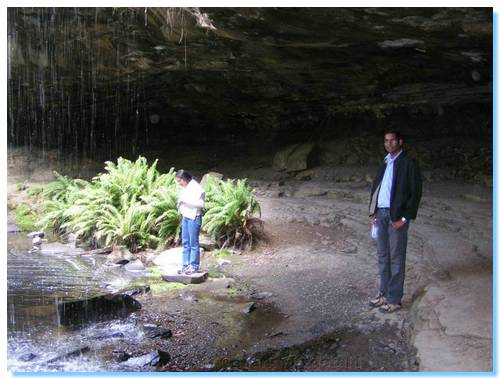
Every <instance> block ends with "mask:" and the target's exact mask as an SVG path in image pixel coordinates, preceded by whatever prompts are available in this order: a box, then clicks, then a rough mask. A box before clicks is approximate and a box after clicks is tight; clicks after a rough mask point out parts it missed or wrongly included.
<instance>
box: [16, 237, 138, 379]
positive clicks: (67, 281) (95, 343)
mask: <svg viewBox="0 0 500 379" xmlns="http://www.w3.org/2000/svg"><path fill="white" fill-rule="evenodd" d="M30 247H31V246H30V240H29V239H28V238H27V237H26V236H25V235H24V234H23V233H17V234H13V233H11V234H9V236H8V258H7V264H8V269H7V277H8V290H7V307H8V308H7V310H8V312H7V313H8V322H7V327H8V363H7V365H8V369H9V370H12V371H102V370H108V371H109V370H117V369H119V366H116V367H114V366H113V364H112V362H106V361H105V360H103V359H102V358H101V356H102V354H97V353H96V352H97V351H99V350H102V349H105V348H106V346H108V345H109V346H113V345H115V344H116V343H117V341H119V340H126V341H127V343H138V342H139V340H140V339H141V338H143V332H142V329H141V328H139V327H138V326H137V325H136V323H135V322H134V321H133V320H131V319H128V318H126V319H121V320H111V321H109V320H108V321H102V322H95V323H92V324H90V323H89V324H84V325H69V326H64V325H61V322H60V319H61V318H60V314H59V312H60V308H59V307H58V304H61V302H68V301H72V300H78V299H89V298H92V297H95V296H98V295H103V294H109V293H112V292H115V291H116V290H119V289H120V288H124V287H126V286H127V285H128V284H129V283H130V282H131V281H132V280H133V279H134V277H133V276H132V275H128V274H127V273H125V270H123V268H122V267H116V266H112V265H106V264H105V260H106V257H103V256H90V255H80V254H78V255H68V252H67V251H65V252H63V251H61V250H63V245H61V246H59V251H57V249H55V250H52V251H51V250H48V251H46V252H44V253H30V252H29V248H30ZM56 247H57V245H56ZM82 349H83V350H82ZM79 351H81V352H83V353H81V354H79V353H78V352H79ZM122 370H123V368H122Z"/></svg>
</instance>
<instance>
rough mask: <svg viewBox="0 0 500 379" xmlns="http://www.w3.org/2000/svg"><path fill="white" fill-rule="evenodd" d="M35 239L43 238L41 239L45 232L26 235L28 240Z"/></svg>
mask: <svg viewBox="0 0 500 379" xmlns="http://www.w3.org/2000/svg"><path fill="white" fill-rule="evenodd" d="M35 237H40V238H43V237H45V232H42V231H38V232H31V233H28V238H35Z"/></svg>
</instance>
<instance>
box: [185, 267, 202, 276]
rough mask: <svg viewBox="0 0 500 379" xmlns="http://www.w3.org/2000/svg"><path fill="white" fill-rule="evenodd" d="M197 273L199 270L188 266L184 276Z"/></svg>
mask: <svg viewBox="0 0 500 379" xmlns="http://www.w3.org/2000/svg"><path fill="white" fill-rule="evenodd" d="M197 272H199V270H198V269H197V268H195V267H193V266H188V268H187V270H186V272H185V274H186V275H192V274H196V273H197Z"/></svg>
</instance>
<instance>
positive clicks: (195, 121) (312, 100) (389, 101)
mask: <svg viewBox="0 0 500 379" xmlns="http://www.w3.org/2000/svg"><path fill="white" fill-rule="evenodd" d="M492 17H493V15H492V8H200V9H199V8H9V9H8V115H7V116H8V142H9V145H10V146H37V147H42V148H44V149H45V148H46V149H57V150H58V151H60V152H62V153H63V154H75V155H79V156H83V157H104V158H107V157H116V156H117V155H120V154H125V153H129V154H135V153H139V152H141V151H145V150H161V149H168V148H169V147H174V146H179V145H197V146H220V148H221V149H224V148H227V146H233V149H234V148H235V147H237V149H238V150H239V151H242V152H244V151H245V147H246V146H249V145H255V146H257V147H262V148H263V149H264V148H265V149H278V148H280V147H281V146H285V145H287V144H291V143H295V142H303V141H323V140H325V139H333V140H334V139H339V138H346V137H349V136H352V135H363V134H368V135H380V133H382V131H383V130H384V129H385V128H387V127H398V128H401V129H402V131H403V132H404V133H405V134H406V135H408V136H410V137H412V138H417V139H418V138H420V139H425V138H437V137H449V136H462V137H467V136H471V137H477V138H483V139H484V141H485V144H488V143H489V140H490V139H491V136H492V129H493V125H492V76H493V73H492V62H493V57H492V47H493V40H492V20H493V19H492Z"/></svg>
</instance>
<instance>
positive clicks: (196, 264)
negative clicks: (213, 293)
mask: <svg viewBox="0 0 500 379" xmlns="http://www.w3.org/2000/svg"><path fill="white" fill-rule="evenodd" d="M200 228H201V216H196V218H195V219H194V220H191V219H189V218H187V217H184V216H183V217H182V247H183V250H182V268H186V267H187V266H189V265H191V267H192V268H193V269H195V270H198V269H199V268H200Z"/></svg>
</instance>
